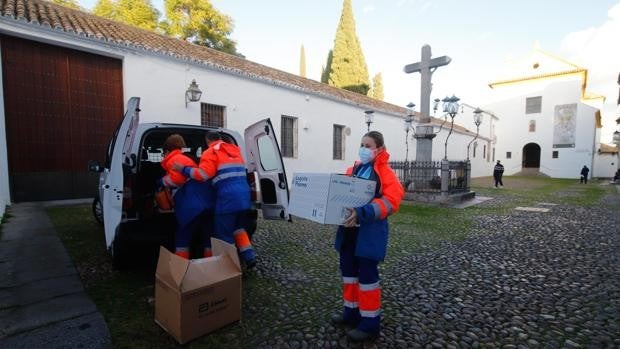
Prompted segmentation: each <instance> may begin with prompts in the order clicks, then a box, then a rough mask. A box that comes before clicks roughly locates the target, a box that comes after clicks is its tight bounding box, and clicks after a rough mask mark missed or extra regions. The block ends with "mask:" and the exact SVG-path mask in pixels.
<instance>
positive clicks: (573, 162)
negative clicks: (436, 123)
mask: <svg viewBox="0 0 620 349" xmlns="http://www.w3.org/2000/svg"><path fill="white" fill-rule="evenodd" d="M522 84H526V85H528V86H529V87H528V89H527V90H528V91H530V92H528V93H526V94H517V95H515V96H513V97H512V98H509V99H506V100H504V101H501V102H496V103H493V104H491V105H489V106H487V107H486V109H489V110H491V111H492V112H494V113H495V114H496V115H498V116H499V117H500V119H501V121H500V122H499V123H498V126H497V129H496V132H497V139H498V144H497V150H496V152H497V154H496V157H497V158H498V159H500V160H502V162H503V163H504V167H505V168H506V171H505V174H506V175H512V174H515V173H517V172H519V171H521V169H522V167H521V162H522V159H523V147H524V146H525V145H526V144H528V143H536V144H538V145H539V146H540V148H541V153H540V172H542V173H544V174H546V175H548V176H551V177H556V178H578V177H579V172H580V170H581V168H582V167H583V165H586V166H588V167H589V168H592V163H593V156H594V153H593V149H595V147H594V143H595V130H596V120H595V113H596V111H597V109H596V108H593V107H591V106H588V105H586V104H584V103H582V102H581V80H580V79H577V78H573V79H562V80H560V81H553V82H548V81H544V82H541V83H522ZM497 88H498V89H500V88H506V89H510V88H511V87H497ZM516 91H517V92H519V93H521V92H523V86H522V85H520V86H518V89H517V90H516ZM536 96H542V108H541V113H536V114H525V103H526V98H528V97H536ZM573 103H576V104H577V120H576V128H575V132H576V134H575V147H574V148H553V131H554V109H555V106H556V105H562V104H573ZM530 120H535V121H536V131H535V132H529V122H530ZM553 151H557V152H558V158H556V159H554V158H552V152H553ZM507 152H511V153H512V156H511V159H508V158H507Z"/></svg>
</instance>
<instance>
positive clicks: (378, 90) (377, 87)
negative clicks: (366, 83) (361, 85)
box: [370, 73, 383, 101]
mask: <svg viewBox="0 0 620 349" xmlns="http://www.w3.org/2000/svg"><path fill="white" fill-rule="evenodd" d="M370 91H371V93H370V97H372V98H374V99H378V100H380V101H382V100H383V79H382V78H381V73H377V74H376V75H375V76H374V77H373V78H372V89H371V90H370Z"/></svg>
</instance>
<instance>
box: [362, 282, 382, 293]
mask: <svg viewBox="0 0 620 349" xmlns="http://www.w3.org/2000/svg"><path fill="white" fill-rule="evenodd" d="M380 288H381V285H380V284H379V281H377V282H375V283H372V284H360V291H372V290H376V289H380Z"/></svg>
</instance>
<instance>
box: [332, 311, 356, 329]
mask: <svg viewBox="0 0 620 349" xmlns="http://www.w3.org/2000/svg"><path fill="white" fill-rule="evenodd" d="M331 323H332V325H334V326H347V327H355V326H357V324H356V323H353V322H352V321H348V320H345V318H344V316H342V314H334V315H332V318H331Z"/></svg>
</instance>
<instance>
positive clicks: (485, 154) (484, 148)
mask: <svg viewBox="0 0 620 349" xmlns="http://www.w3.org/2000/svg"><path fill="white" fill-rule="evenodd" d="M486 157H487V146H486V144H485V145H484V146H483V147H482V158H483V159H486Z"/></svg>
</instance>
